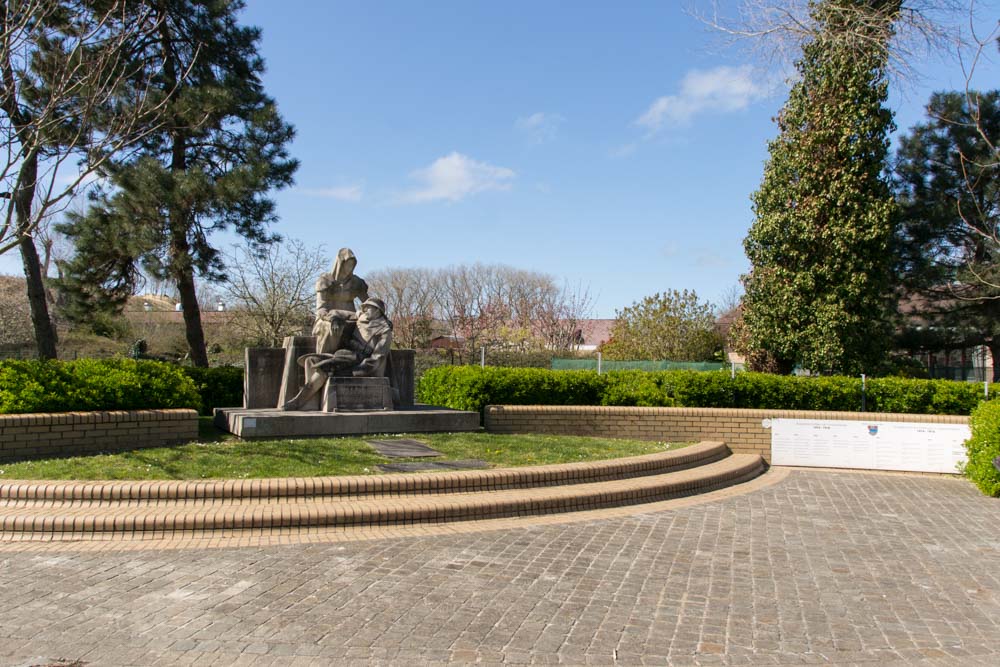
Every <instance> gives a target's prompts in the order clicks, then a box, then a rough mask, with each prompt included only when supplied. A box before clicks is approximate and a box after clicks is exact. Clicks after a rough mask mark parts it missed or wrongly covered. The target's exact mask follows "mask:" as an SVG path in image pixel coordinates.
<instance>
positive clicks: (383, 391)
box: [323, 377, 392, 412]
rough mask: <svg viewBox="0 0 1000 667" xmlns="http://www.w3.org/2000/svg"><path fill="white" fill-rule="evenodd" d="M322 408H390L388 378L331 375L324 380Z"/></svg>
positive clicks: (390, 392)
mask: <svg viewBox="0 0 1000 667" xmlns="http://www.w3.org/2000/svg"><path fill="white" fill-rule="evenodd" d="M323 410H324V411H325V412H342V411H345V410H392V389H391V388H390V386H389V378H386V377H379V378H371V377H332V378H330V379H329V380H327V382H326V389H325V392H324V396H323Z"/></svg>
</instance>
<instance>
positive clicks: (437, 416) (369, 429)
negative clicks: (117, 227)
mask: <svg viewBox="0 0 1000 667" xmlns="http://www.w3.org/2000/svg"><path fill="white" fill-rule="evenodd" d="M215 425H216V426H217V427H218V428H220V429H222V430H224V431H228V432H230V433H233V434H235V435H237V436H239V437H241V438H291V437H303V436H308V437H318V436H324V435H366V434H372V433H435V432H453V431H478V430H479V413H478V412H465V411H462V410H449V409H447V408H438V407H434V406H430V405H421V404H417V405H413V406H406V407H401V408H399V409H397V410H364V411H354V412H319V411H287V412H286V411H283V410H277V409H274V408H256V409H249V408H216V409H215Z"/></svg>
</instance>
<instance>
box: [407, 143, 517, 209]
mask: <svg viewBox="0 0 1000 667" xmlns="http://www.w3.org/2000/svg"><path fill="white" fill-rule="evenodd" d="M516 176H517V174H515V173H514V171H513V170H511V169H507V168H506V167H497V166H494V165H492V164H488V163H486V162H477V161H476V160H473V159H472V158H470V157H468V156H466V155H462V154H461V153H458V152H452V153H450V154H448V155H446V156H444V157H441V158H438V159H437V160H434V162H432V163H431V164H430V165H428V166H426V167H424V168H422V169H417V170H416V171H413V172H412V173H411V174H410V178H412V179H413V180H415V181H417V182H418V183H419V184H420V185H419V186H417V187H416V188H414V189H412V190H410V191H408V192H406V193H404V194H403V196H402V197H401V200H402V201H404V202H409V203H422V202H431V201H440V200H445V201H461V200H462V199H465V198H466V197H468V196H470V195H474V194H476V193H478V192H486V191H488V190H509V189H510V184H511V181H513V180H514V178H515V177H516Z"/></svg>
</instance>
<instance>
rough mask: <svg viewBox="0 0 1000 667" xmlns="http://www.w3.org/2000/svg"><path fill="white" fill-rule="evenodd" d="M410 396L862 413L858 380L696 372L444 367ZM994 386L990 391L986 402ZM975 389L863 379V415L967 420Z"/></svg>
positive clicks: (467, 401)
mask: <svg viewBox="0 0 1000 667" xmlns="http://www.w3.org/2000/svg"><path fill="white" fill-rule="evenodd" d="M417 393H418V396H419V398H420V400H421V401H422V402H424V403H429V404H432V405H440V406H444V407H449V408H454V409H458V410H479V411H481V410H482V409H483V408H484V407H485V406H487V405H624V406H653V407H655V406H665V407H669V406H677V407H699V408H756V409H775V410H836V411H843V412H858V411H861V408H862V388H861V379H860V378H848V377H793V376H781V375H768V374H764V373H738V374H737V375H736V377H735V378H731V377H730V375H729V373H728V372H711V371H709V372H697V371H657V372H644V371H614V372H610V373H605V374H603V375H598V374H597V373H596V372H594V371H548V370H542V369H534V368H530V369H529V368H523V369H522V368H489V367H487V368H479V367H477V366H448V367H440V368H434V369H431V370H428V371H427V373H426V374H424V376H423V377H422V378H421V380H420V384H419V387H418V392H417ZM993 395H994V387H993V386H991V387H990V397H991V398H992V397H993ZM983 398H984V395H983V385H981V384H972V383H966V382H955V381H952V380H909V379H902V378H877V379H871V380H868V381H867V390H866V391H865V392H864V399H865V410H866V411H869V412H904V413H910V414H941V415H968V414H969V413H970V412H971V411H972V410H973V409H974V408H975V407H976V406H977V405H979V403H980V402H981V401H982V400H983Z"/></svg>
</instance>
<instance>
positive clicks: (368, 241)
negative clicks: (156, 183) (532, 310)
mask: <svg viewBox="0 0 1000 667" xmlns="http://www.w3.org/2000/svg"><path fill="white" fill-rule="evenodd" d="M693 4H694V6H697V5H698V3H697V2H694V3H693ZM683 6H684V3H679V2H663V1H660V2H656V1H649V2H639V1H634V2H628V3H611V2H602V3H597V2H574V3H572V4H570V3H556V2H537V0H536V1H534V2H527V1H523V0H508V1H506V2H485V1H483V2H473V1H462V2H459V1H447V2H446V1H443V0H434V1H432V2H419V3H417V2H404V1H398V2H375V1H364V2H362V1H357V2H317V1H315V0H313V1H309V0H283V1H281V2H277V1H275V0H248V6H247V9H246V11H245V12H244V15H243V19H244V22H245V23H249V24H254V25H258V26H260V27H261V29H262V31H263V40H262V45H261V52H262V55H263V56H264V58H265V60H266V62H267V67H268V71H267V74H266V76H265V85H266V87H267V89H268V91H269V93H270V94H271V95H272V96H274V97H275V99H277V101H278V103H279V106H280V108H281V111H282V113H283V115H284V116H285V117H286V118H287V120H289V121H290V122H291V123H293V124H294V125H295V127H296V129H297V133H298V134H297V138H296V140H295V142H294V145H293V146H292V149H291V150H292V153H293V155H295V156H296V157H297V158H299V159H300V160H301V167H300V169H299V172H298V174H297V176H296V181H297V183H296V186H295V187H294V188H292V189H289V190H286V191H282V192H279V193H277V194H276V200H277V202H278V211H279V214H280V216H281V221H280V223H279V224H278V225H277V226H276V227H275V229H276V230H277V231H279V232H280V233H282V234H283V235H285V236H287V237H292V238H299V239H303V240H305V241H307V242H308V243H310V244H317V245H318V244H323V245H325V247H326V249H327V250H328V252H329V254H330V255H331V256H332V255H333V254H334V253H335V252H336V249H337V248H339V247H341V246H349V247H351V248H353V249H354V251H355V253H356V254H357V256H358V260H359V263H358V273H359V275H361V276H364V275H365V273H366V272H370V271H372V270H374V269H378V268H385V267H407V266H422V267H443V266H448V265H452V264H461V263H472V262H476V261H480V262H486V263H492V262H500V263H505V264H510V265H513V266H517V267H519V268H524V269H531V270H536V271H544V272H547V273H550V274H552V275H554V276H556V277H557V279H559V280H560V281H564V280H565V281H568V282H569V283H570V284H572V285H581V286H583V287H586V288H589V290H590V293H591V295H592V296H593V297H594V298H595V310H594V316H597V317H613V316H614V314H615V310H616V309H620V308H623V307H624V306H627V305H629V304H631V303H632V302H633V301H637V300H639V299H641V298H642V297H644V296H646V295H649V294H652V293H654V292H658V291H663V290H666V289H671V288H673V289H684V288H687V289H694V290H696V291H697V293H698V294H699V296H701V297H702V298H703V299H706V300H710V301H718V300H719V299H720V298H721V297H722V295H723V294H724V293H725V292H726V291H727V290H729V289H731V288H732V287H733V286H734V285H736V284H737V283H738V280H739V275H740V274H741V273H743V272H745V271H746V270H747V268H748V264H747V261H746V259H745V257H744V254H743V249H742V240H743V237H744V236H745V235H746V232H747V229H748V227H749V225H750V223H751V222H752V212H751V209H750V200H749V196H750V194H751V193H752V192H753V191H754V190H755V189H756V187H757V186H758V185H759V183H760V178H761V174H762V169H763V165H764V161H765V159H766V157H767V141H768V140H769V139H771V138H772V137H773V136H774V135H775V133H776V128H775V125H774V123H773V121H772V117H773V116H774V115H775V114H776V112H777V111H778V109H779V108H780V106H781V104H782V103H783V102H784V100H785V96H786V93H787V89H786V88H784V87H783V86H781V85H777V86H775V85H768V84H767V81H768V80H769V78H768V75H767V74H766V73H764V72H762V71H760V70H759V69H757V68H755V63H750V62H746V61H744V60H743V59H742V53H741V52H740V51H738V50H736V49H726V48H724V47H722V46H721V45H720V43H719V39H718V36H717V35H715V34H713V33H711V32H710V31H708V30H707V29H706V28H705V27H704V26H703V25H702V24H700V23H699V22H698V21H696V20H695V19H693V18H691V17H690V16H688V15H687V14H686V13H685V12H684V11H683V9H682V7H683ZM979 8H980V9H979V11H980V14H981V16H985V17H996V16H997V15H998V14H1000V13H998V12H997V11H996V10H997V9H998V8H1000V3H998V2H996V1H994V2H988V3H979ZM991 21H995V18H993V19H987V20H986V21H985V23H987V24H988V23H990V22H991ZM995 53H996V52H995V50H992V51H991V52H990V54H989V55H990V59H991V62H988V63H985V66H984V67H983V69H982V70H981V72H980V76H979V77H978V79H977V83H978V85H979V86H980V87H983V88H986V87H991V86H993V87H995V86H996V84H997V81H1000V77H997V72H998V68H997V63H996V60H997V58H996V56H995ZM916 69H918V70H919V71H920V72H921V73H922V74H923V77H922V79H921V80H920V81H919V82H917V83H916V84H914V85H913V86H912V88H911V89H910V90H908V91H900V90H894V91H893V93H892V100H891V105H892V107H893V108H894V109H895V110H896V111H897V124H898V125H899V127H900V128H903V129H905V128H908V127H910V126H911V125H912V124H913V123H915V122H918V121H919V120H920V119H921V115H922V105H923V103H924V102H925V101H926V99H927V97H928V95H929V93H930V92H931V91H932V90H938V89H953V88H957V87H961V86H963V85H964V76H963V74H962V71H961V69H960V66H959V64H958V63H957V61H955V60H951V61H943V60H941V59H940V58H936V59H928V61H927V62H923V63H919V64H918V66H917V67H916ZM770 78H771V80H773V79H774V77H773V76H771V77H770ZM18 267H19V260H18V258H17V257H16V255H13V254H8V256H5V257H0V271H4V272H8V273H13V272H17V271H18V270H19V268H18Z"/></svg>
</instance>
